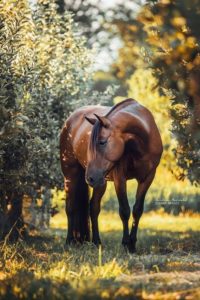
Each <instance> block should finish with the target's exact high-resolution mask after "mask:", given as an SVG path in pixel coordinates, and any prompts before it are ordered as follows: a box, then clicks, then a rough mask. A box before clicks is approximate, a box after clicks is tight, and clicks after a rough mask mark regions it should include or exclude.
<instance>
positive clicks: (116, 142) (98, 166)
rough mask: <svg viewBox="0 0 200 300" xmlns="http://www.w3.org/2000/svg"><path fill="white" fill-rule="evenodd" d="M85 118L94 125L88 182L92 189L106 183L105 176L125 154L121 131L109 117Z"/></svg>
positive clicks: (88, 157)
mask: <svg viewBox="0 0 200 300" xmlns="http://www.w3.org/2000/svg"><path fill="white" fill-rule="evenodd" d="M95 116H96V118H97V119H93V118H88V117H85V118H86V120H87V121H88V122H89V123H91V124H92V125H93V129H92V132H91V137H90V142H89V145H88V153H87V161H88V164H87V168H86V181H87V183H88V184H89V185H90V186H92V187H97V186H99V185H103V184H104V183H105V176H106V175H107V174H108V173H109V171H110V170H111V169H112V168H113V166H114V164H115V163H116V162H117V161H118V160H119V159H120V157H121V156H122V154H123V152H124V140H123V138H122V134H121V131H120V130H119V129H118V128H117V127H116V126H114V124H112V122H111V121H110V120H109V119H108V118H107V117H100V116H98V115H95Z"/></svg>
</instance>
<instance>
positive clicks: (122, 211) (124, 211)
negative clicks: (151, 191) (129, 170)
mask: <svg viewBox="0 0 200 300" xmlns="http://www.w3.org/2000/svg"><path fill="white" fill-rule="evenodd" d="M114 184H115V190H116V194H117V198H118V201H119V215H120V218H121V220H122V224H123V238H122V245H124V246H125V247H126V246H128V245H129V228H128V221H129V218H130V206H129V203H128V198H127V192H126V179H122V178H119V176H115V178H114Z"/></svg>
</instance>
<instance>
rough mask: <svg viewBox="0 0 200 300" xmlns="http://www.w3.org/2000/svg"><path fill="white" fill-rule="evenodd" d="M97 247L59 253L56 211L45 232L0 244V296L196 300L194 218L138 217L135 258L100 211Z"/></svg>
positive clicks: (62, 225) (199, 292)
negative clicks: (101, 244) (24, 239)
mask: <svg viewBox="0 0 200 300" xmlns="http://www.w3.org/2000/svg"><path fill="white" fill-rule="evenodd" d="M100 230H101V237H102V242H103V246H102V248H100V249H97V248H96V247H95V246H93V245H92V244H91V243H87V244H84V245H82V246H79V247H77V246H73V247H68V249H65V248H64V242H65V237H66V218H65V215H64V212H63V211H62V212H60V213H59V214H58V215H56V216H55V217H54V218H52V221H51V228H50V229H49V230H48V231H47V232H43V233H37V232H32V234H31V236H30V237H29V239H28V240H27V241H19V242H18V243H17V244H16V245H6V246H5V247H4V248H3V250H2V247H3V246H1V258H0V299H6V300H7V299H198V298H200V288H199V282H200V256H199V249H200V236H199V231H200V218H199V215H198V214H192V215H189V214H182V215H180V216H173V215H168V214H166V213H163V212H161V211H160V212H152V213H145V214H144V215H143V217H142V219H141V223H140V230H139V236H138V253H137V255H136V254H135V255H130V254H128V253H126V251H125V250H124V249H123V248H122V246H121V245H120V243H121V221H120V219H119V216H118V214H117V213H115V212H106V211H102V213H101V216H100Z"/></svg>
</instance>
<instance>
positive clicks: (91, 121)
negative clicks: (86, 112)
mask: <svg viewBox="0 0 200 300" xmlns="http://www.w3.org/2000/svg"><path fill="white" fill-rule="evenodd" d="M84 117H85V119H86V120H87V121H88V122H89V123H90V124H92V125H94V124H95V123H96V121H97V120H96V119H94V118H89V117H87V116H84Z"/></svg>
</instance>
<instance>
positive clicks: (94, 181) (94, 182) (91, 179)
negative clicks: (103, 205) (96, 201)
mask: <svg viewBox="0 0 200 300" xmlns="http://www.w3.org/2000/svg"><path fill="white" fill-rule="evenodd" d="M85 180H86V182H87V184H89V185H90V186H91V187H93V188H95V187H98V186H102V185H104V184H105V178H104V176H103V175H102V174H92V175H91V174H89V175H87V176H86V178H85Z"/></svg>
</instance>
